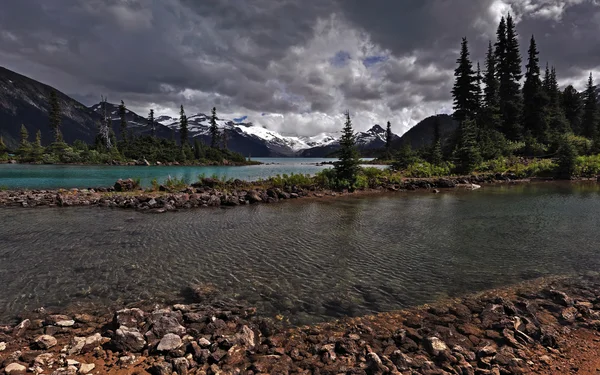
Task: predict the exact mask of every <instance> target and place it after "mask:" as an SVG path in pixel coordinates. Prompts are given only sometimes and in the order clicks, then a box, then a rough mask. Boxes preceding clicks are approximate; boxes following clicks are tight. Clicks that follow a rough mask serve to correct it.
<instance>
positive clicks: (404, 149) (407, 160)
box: [392, 141, 417, 171]
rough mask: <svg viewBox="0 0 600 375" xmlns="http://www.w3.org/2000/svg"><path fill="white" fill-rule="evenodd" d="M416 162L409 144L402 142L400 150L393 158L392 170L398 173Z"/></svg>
mask: <svg viewBox="0 0 600 375" xmlns="http://www.w3.org/2000/svg"><path fill="white" fill-rule="evenodd" d="M416 160H417V156H416V155H415V152H414V151H413V149H412V146H411V145H410V142H408V141H407V142H403V143H402V146H401V147H400V150H399V151H398V153H397V154H396V156H395V157H394V162H393V163H392V169H394V170H397V171H400V170H403V169H406V168H408V166H410V165H411V164H413V163H414V162H415V161H416Z"/></svg>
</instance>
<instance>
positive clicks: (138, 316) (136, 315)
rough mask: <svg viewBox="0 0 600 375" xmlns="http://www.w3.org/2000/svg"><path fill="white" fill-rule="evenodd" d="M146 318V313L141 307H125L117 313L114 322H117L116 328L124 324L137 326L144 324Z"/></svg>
mask: <svg viewBox="0 0 600 375" xmlns="http://www.w3.org/2000/svg"><path fill="white" fill-rule="evenodd" d="M145 318H146V313H144V312H143V311H142V310H140V309H137V308H133V309H123V310H119V311H117V312H116V313H115V317H114V319H113V322H114V323H115V328H119V327H120V326H122V325H123V326H127V327H132V328H135V327H138V326H139V325H140V324H142V323H143V322H144V319H145Z"/></svg>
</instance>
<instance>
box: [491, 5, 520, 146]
mask: <svg viewBox="0 0 600 375" xmlns="http://www.w3.org/2000/svg"><path fill="white" fill-rule="evenodd" d="M496 59H497V61H498V67H497V74H498V78H499V81H500V89H499V97H500V115H501V121H502V129H503V131H504V134H505V135H506V137H507V138H509V139H511V140H519V139H521V125H520V123H519V120H520V117H521V109H522V108H521V107H522V103H521V90H520V84H519V81H520V80H521V78H522V74H521V55H520V52H519V41H518V40H517V32H516V30H515V24H514V21H513V19H512V16H511V15H510V14H509V15H508V16H507V18H506V20H504V18H503V19H502V20H501V21H500V25H499V26H498V41H497V43H496Z"/></svg>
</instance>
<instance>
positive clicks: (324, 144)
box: [90, 103, 385, 157]
mask: <svg viewBox="0 0 600 375" xmlns="http://www.w3.org/2000/svg"><path fill="white" fill-rule="evenodd" d="M106 106H107V109H106V110H107V112H108V113H109V115H110V116H111V119H112V120H113V128H114V129H115V131H118V130H119V127H120V126H119V122H120V118H119V106H118V105H116V104H112V103H106ZM90 109H91V110H92V111H94V112H96V113H101V111H102V109H101V104H96V105H93V106H92V107H90ZM187 120H188V133H189V137H190V139H191V140H195V139H198V140H200V141H202V142H204V143H207V144H209V143H210V142H211V135H210V116H209V115H206V114H204V113H197V114H194V115H190V116H188V118H187ZM155 121H156V129H157V135H159V136H164V137H172V136H175V137H176V139H178V133H179V127H180V123H179V118H174V117H171V116H166V115H156V117H155ZM127 122H128V125H127V126H128V129H131V130H132V131H134V132H135V133H138V134H148V133H149V132H150V127H149V125H148V120H147V119H146V118H145V117H142V116H139V115H138V114H136V113H135V112H133V111H130V110H127ZM217 127H218V128H219V129H220V131H221V132H225V133H226V135H227V137H226V138H227V147H229V148H230V149H232V150H234V151H237V152H240V153H242V154H244V155H252V156H255V157H261V156H263V157H265V156H315V157H323V156H327V155H330V154H332V153H334V152H335V151H336V150H337V149H338V148H339V135H334V134H328V133H321V134H317V135H315V136H312V137H302V136H285V135H281V134H279V133H278V132H276V131H273V130H269V129H266V128H264V127H262V126H258V125H254V124H252V123H243V122H242V123H240V122H234V121H231V120H227V119H221V118H217ZM356 139H357V145H358V147H359V149H363V150H366V149H369V150H372V149H377V148H381V147H383V145H384V144H385V129H383V128H382V127H381V126H379V125H375V126H373V127H372V128H371V129H369V130H368V131H366V132H359V133H357V137H356Z"/></svg>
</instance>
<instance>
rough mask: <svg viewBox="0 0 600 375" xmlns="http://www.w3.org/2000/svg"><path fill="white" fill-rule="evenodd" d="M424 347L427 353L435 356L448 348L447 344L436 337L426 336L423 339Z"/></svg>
mask: <svg viewBox="0 0 600 375" xmlns="http://www.w3.org/2000/svg"><path fill="white" fill-rule="evenodd" d="M425 349H427V352H428V353H429V354H431V355H432V356H434V357H437V356H438V355H440V353H441V352H444V351H446V350H448V346H447V345H446V343H444V342H443V341H442V340H440V339H439V338H437V337H427V338H426V339H425Z"/></svg>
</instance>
